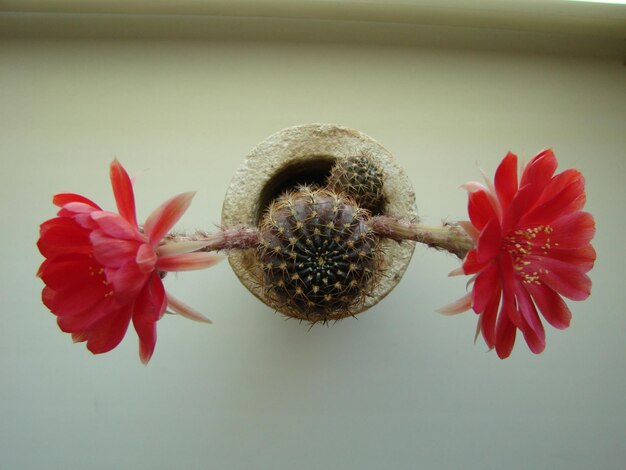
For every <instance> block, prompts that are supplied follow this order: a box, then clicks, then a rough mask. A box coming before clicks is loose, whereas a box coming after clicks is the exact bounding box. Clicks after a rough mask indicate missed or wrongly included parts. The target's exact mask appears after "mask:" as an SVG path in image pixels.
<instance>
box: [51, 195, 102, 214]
mask: <svg viewBox="0 0 626 470" xmlns="http://www.w3.org/2000/svg"><path fill="white" fill-rule="evenodd" d="M71 202H80V203H82V204H87V205H88V206H91V207H93V208H94V209H98V210H102V209H101V208H100V206H99V205H98V204H96V203H95V202H93V201H92V200H91V199H87V198H86V197H85V196H81V195H80V194H74V193H60V194H55V195H54V197H53V198H52V203H53V204H54V205H55V206H58V207H63V206H65V205H66V204H69V203H71Z"/></svg>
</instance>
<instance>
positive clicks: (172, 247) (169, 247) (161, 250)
mask: <svg viewBox="0 0 626 470" xmlns="http://www.w3.org/2000/svg"><path fill="white" fill-rule="evenodd" d="M211 242H212V241H211V240H203V241H202V240H199V241H188V242H175V243H167V244H165V245H160V246H159V247H158V248H157V249H156V252H157V254H158V255H159V256H160V257H165V256H174V255H181V254H183V253H191V252H193V251H198V250H201V249H202V248H204V247H205V246H207V245H209V244H210V243H211Z"/></svg>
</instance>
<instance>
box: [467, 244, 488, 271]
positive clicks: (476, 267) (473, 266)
mask: <svg viewBox="0 0 626 470" xmlns="http://www.w3.org/2000/svg"><path fill="white" fill-rule="evenodd" d="M489 262H490V261H486V262H480V263H479V262H478V259H477V257H476V249H473V250H470V251H469V253H467V255H466V256H465V259H464V260H463V272H464V273H465V274H476V273H477V272H479V271H481V270H482V269H483V268H484V267H485V266H486V265H487V264H488V263H489Z"/></svg>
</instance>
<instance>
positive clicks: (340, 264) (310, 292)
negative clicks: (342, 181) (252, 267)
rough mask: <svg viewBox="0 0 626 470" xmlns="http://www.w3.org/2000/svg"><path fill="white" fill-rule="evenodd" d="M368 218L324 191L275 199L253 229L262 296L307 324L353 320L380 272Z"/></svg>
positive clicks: (308, 190)
mask: <svg viewBox="0 0 626 470" xmlns="http://www.w3.org/2000/svg"><path fill="white" fill-rule="evenodd" d="M368 219H369V212H368V211H366V210H364V209H361V208H360V207H359V206H358V205H357V204H356V203H355V202H354V201H353V200H352V199H351V198H349V197H347V196H345V195H343V194H340V193H336V192H334V191H331V190H329V189H326V188H323V189H313V188H311V187H307V186H301V187H298V188H296V189H295V190H292V191H288V192H286V193H284V194H283V195H281V196H279V197H278V198H276V199H275V200H274V201H273V202H272V203H271V204H270V206H269V207H268V209H267V210H266V212H265V214H264V216H263V218H262V220H261V223H260V227H259V231H260V241H259V245H258V248H257V255H258V258H259V261H260V263H261V265H262V270H263V287H264V290H265V292H266V294H267V295H268V296H271V297H272V298H273V299H274V300H276V301H277V303H279V304H281V305H282V306H283V308H282V310H284V311H285V313H287V314H288V315H289V316H293V317H296V318H300V319H302V320H308V321H310V322H311V323H317V322H323V323H326V322H328V321H329V320H337V319H340V318H343V317H345V316H348V315H354V308H355V307H356V306H358V305H359V304H360V302H362V301H363V299H364V297H365V296H366V295H367V294H368V293H369V291H370V289H371V286H372V284H373V283H374V282H375V279H374V278H375V277H376V273H378V272H379V271H380V269H378V268H379V267H380V266H379V263H380V249H379V238H378V237H377V236H376V235H375V234H374V233H373V231H372V229H371V228H370V227H369V224H368Z"/></svg>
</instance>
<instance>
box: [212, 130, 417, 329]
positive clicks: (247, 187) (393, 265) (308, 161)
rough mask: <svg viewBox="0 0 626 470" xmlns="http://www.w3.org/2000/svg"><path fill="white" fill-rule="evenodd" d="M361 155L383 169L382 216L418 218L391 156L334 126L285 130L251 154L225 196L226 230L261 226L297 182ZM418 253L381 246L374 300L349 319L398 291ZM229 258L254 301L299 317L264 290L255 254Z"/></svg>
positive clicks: (410, 245) (409, 247) (403, 246)
mask: <svg viewBox="0 0 626 470" xmlns="http://www.w3.org/2000/svg"><path fill="white" fill-rule="evenodd" d="M360 154H367V155H368V156H369V157H370V158H372V159H374V160H375V161H376V162H377V164H378V165H380V168H381V169H382V170H383V174H384V189H383V192H384V196H385V205H384V208H383V209H382V213H383V214H386V215H394V216H398V217H403V218H407V219H414V218H416V217H417V214H416V207H415V194H414V192H413V189H412V187H411V184H410V183H409V180H408V178H407V176H406V174H405V173H404V171H403V170H402V168H400V167H399V166H398V164H397V163H396V161H395V159H394V158H393V156H392V155H391V154H390V153H389V151H387V150H386V149H385V148H384V147H383V146H382V145H380V144H379V143H378V142H376V141H375V140H374V139H372V138H371V137H369V136H367V135H365V134H363V133H361V132H359V131H356V130H354V129H349V128H346V127H342V126H337V125H333V124H308V125H303V126H295V127H290V128H287V129H283V130H281V131H279V132H277V133H275V134H273V135H272V136H270V137H268V138H267V139H266V140H264V141H263V142H261V143H260V144H259V145H257V146H256V147H255V148H254V149H253V150H252V151H251V152H250V154H249V155H248V156H247V157H246V159H245V160H244V162H243V163H242V165H241V166H240V167H239V168H238V170H237V172H236V174H235V176H234V177H233V179H232V181H231V184H230V186H229V188H228V191H227V193H226V197H225V199H224V206H223V209H222V225H223V226H234V225H238V224H246V225H254V226H257V225H258V222H259V219H260V217H261V215H262V213H263V210H264V209H265V208H266V206H267V205H268V204H269V202H270V201H271V200H272V198H274V197H276V196H278V194H279V193H280V192H281V191H282V190H284V189H285V188H288V187H289V186H290V185H293V183H294V181H295V182H310V181H311V180H313V181H315V180H316V179H319V178H323V177H324V176H326V175H327V174H328V172H329V170H330V168H331V167H332V165H333V164H334V162H336V161H337V160H339V159H345V158H348V157H352V156H355V155H360ZM414 248H415V243H414V242H410V241H404V242H402V243H397V242H395V241H392V240H383V241H382V250H383V253H384V254H383V263H382V269H383V272H382V275H381V276H380V279H379V281H378V282H377V283H376V285H375V286H374V287H373V289H372V291H371V293H370V295H368V296H367V297H366V298H365V299H364V301H363V302H362V303H361V304H360V305H359V306H357V308H356V309H355V310H354V311H353V312H351V314H355V313H360V312H363V311H365V310H367V309H368V308H370V307H372V306H373V305H375V304H376V303H378V302H379V301H380V300H381V299H383V298H384V297H385V296H386V295H387V294H388V293H389V292H390V291H391V290H392V289H393V288H394V287H395V286H396V284H397V283H398V282H399V281H400V279H401V278H402V275H403V274H404V272H405V270H406V268H407V266H408V264H409V261H410V260H411V256H412V255H413V250H414ZM228 259H229V262H230V264H231V266H232V268H233V270H234V271H235V274H236V275H237V276H238V277H239V280H240V281H241V282H242V284H243V285H245V286H246V287H247V288H248V290H250V292H252V293H253V294H254V295H255V296H256V297H258V298H259V299H260V300H262V301H263V302H264V303H266V304H267V305H269V306H270V307H271V308H273V309H275V310H277V311H280V312H281V313H284V314H286V315H289V316H292V317H293V316H298V315H294V313H293V312H286V311H284V310H283V309H282V307H281V305H277V304H276V302H274V301H273V300H272V299H271V298H268V297H267V296H266V295H265V294H264V292H263V288H262V286H261V279H262V276H263V274H262V271H261V268H260V265H259V263H258V262H257V260H256V254H255V250H246V251H235V250H234V251H232V252H230V253H229V255H228ZM302 318H303V319H305V318H304V317H302ZM338 318H340V317H338ZM331 319H337V318H331Z"/></svg>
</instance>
